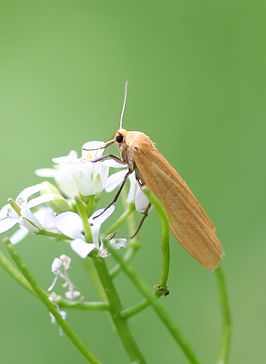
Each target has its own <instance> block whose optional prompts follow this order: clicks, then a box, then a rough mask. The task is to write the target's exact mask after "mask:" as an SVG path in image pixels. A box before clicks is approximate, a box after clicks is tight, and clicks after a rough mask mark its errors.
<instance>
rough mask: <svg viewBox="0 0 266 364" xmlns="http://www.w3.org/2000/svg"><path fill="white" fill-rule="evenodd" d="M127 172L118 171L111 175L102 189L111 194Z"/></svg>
mask: <svg viewBox="0 0 266 364" xmlns="http://www.w3.org/2000/svg"><path fill="white" fill-rule="evenodd" d="M126 174H127V170H123V171H119V172H116V173H113V174H112V175H111V176H109V177H108V178H107V181H106V183H105V186H104V189H105V191H106V192H112V191H113V190H114V189H115V188H116V187H118V186H119V185H120V184H121V183H122V182H123V180H124V178H125V175H126Z"/></svg>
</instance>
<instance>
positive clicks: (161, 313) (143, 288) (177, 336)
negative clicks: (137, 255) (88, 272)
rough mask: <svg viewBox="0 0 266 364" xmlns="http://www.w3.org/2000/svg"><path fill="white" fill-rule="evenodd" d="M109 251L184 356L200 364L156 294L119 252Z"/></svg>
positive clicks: (195, 363) (110, 248) (191, 361)
mask: <svg viewBox="0 0 266 364" xmlns="http://www.w3.org/2000/svg"><path fill="white" fill-rule="evenodd" d="M109 250H110V252H111V253H112V255H113V257H114V258H115V259H116V260H117V262H118V263H119V264H120V265H121V268H122V270H123V271H124V272H125V274H126V275H127V276H128V278H129V279H130V280H131V281H132V283H133V284H134V285H135V286H136V287H137V289H138V290H139V291H140V292H141V293H142V294H143V296H144V297H146V299H147V300H148V301H149V302H150V305H151V306H152V308H153V309H154V311H155V312H156V314H157V315H158V317H159V318H160V319H161V321H162V322H163V324H164V325H165V327H166V328H167V329H168V331H169V332H170V334H171V335H172V337H173V338H174V340H175V341H176V343H177V344H178V345H179V346H180V348H181V349H182V351H183V353H184V355H185V356H186V357H187V359H188V360H189V361H190V363H192V364H199V363H200V361H199V360H198V359H197V357H196V355H195V354H194V352H193V351H192V349H191V347H190V345H189V344H188V342H187V341H186V340H185V339H184V337H183V335H182V334H181V332H180V330H179V329H178V328H177V327H176V326H175V325H174V324H173V322H172V319H171V318H170V317H169V315H168V314H167V313H166V311H165V310H164V308H163V307H162V306H161V305H160V304H159V302H158V300H157V298H156V296H155V295H154V292H152V291H151V289H150V288H149V287H148V286H147V284H146V283H145V282H144V281H143V280H142V278H140V277H139V275H138V274H137V273H136V272H135V271H134V270H133V269H132V267H131V266H129V264H127V263H125V262H124V261H123V259H122V258H121V257H120V255H119V254H118V252H117V251H116V250H115V249H114V248H112V247H111V246H109Z"/></svg>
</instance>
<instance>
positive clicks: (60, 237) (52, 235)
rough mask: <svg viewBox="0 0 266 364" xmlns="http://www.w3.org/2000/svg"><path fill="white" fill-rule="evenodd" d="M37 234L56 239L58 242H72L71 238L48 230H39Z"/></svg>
mask: <svg viewBox="0 0 266 364" xmlns="http://www.w3.org/2000/svg"><path fill="white" fill-rule="evenodd" d="M36 234H37V235H43V236H48V237H49V238H55V239H58V240H71V238H70V237H69V236H66V235H64V234H58V233H53V232H51V231H46V230H39V231H38V232H37V233H36Z"/></svg>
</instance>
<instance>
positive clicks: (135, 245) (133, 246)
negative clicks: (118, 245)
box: [110, 196, 140, 277]
mask: <svg viewBox="0 0 266 364" xmlns="http://www.w3.org/2000/svg"><path fill="white" fill-rule="evenodd" d="M123 197H124V198H123V205H124V207H125V208H126V206H127V202H126V196H123ZM131 208H133V211H135V205H134V204H133V203H131V204H130V206H129V207H128V209H131ZM126 211H127V210H126ZM127 225H128V232H129V236H132V235H133V234H134V233H135V231H136V230H137V225H136V220H135V217H134V214H132V213H130V214H127ZM111 231H112V230H111ZM139 247H140V243H139V241H138V239H137V238H134V239H132V240H131V241H130V242H129V244H128V249H127V250H126V253H125V255H124V256H123V259H124V261H125V262H130V261H131V260H132V259H133V258H134V256H135V254H136V252H137V250H138V249H139ZM120 272H121V267H120V265H119V264H117V265H116V266H114V267H113V268H112V269H111V271H110V274H111V276H112V277H116V276H117V275H118V274H119V273H120Z"/></svg>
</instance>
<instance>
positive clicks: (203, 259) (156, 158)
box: [130, 141, 223, 269]
mask: <svg viewBox="0 0 266 364" xmlns="http://www.w3.org/2000/svg"><path fill="white" fill-rule="evenodd" d="M130 148H131V153H132V157H133V159H134V162H135V165H136V169H137V170H138V172H139V174H140V176H141V177H142V179H143V181H144V183H145V184H146V185H147V187H148V188H149V189H150V190H151V191H152V193H153V194H154V195H155V197H157V198H158V200H159V201H160V202H161V203H162V205H163V206H164V208H165V209H166V212H167V214H168V217H169V221H170V227H171V230H172V232H173V234H174V236H175V237H176V239H177V240H178V241H179V242H180V243H181V245H182V246H183V247H184V248H185V249H186V250H187V251H188V252H189V254H191V255H192V257H194V258H195V259H196V260H197V261H198V262H200V263H201V264H203V265H204V266H205V267H206V268H209V269H215V268H216V267H217V266H218V264H219V263H220V261H221V259H222V255H223V250H222V245H221V243H220V241H219V240H218V238H217V236H216V234H215V228H214V225H213V223H212V222H211V220H210V218H209V217H208V215H207V214H206V212H205V211H204V210H203V208H202V207H201V205H200V203H199V202H198V200H197V199H196V197H195V196H194V194H193V193H192V191H191V190H190V188H189V187H188V185H187V184H186V183H185V181H184V180H183V179H182V177H181V176H180V175H179V174H178V172H177V171H176V170H175V169H174V168H173V167H172V166H171V165H170V164H169V162H168V161H167V160H166V159H165V158H164V157H163V156H162V154H161V153H160V152H159V151H158V150H157V148H156V147H155V146H154V145H153V144H151V145H150V146H149V145H148V144H147V143H144V144H143V145H142V144H141V141H139V142H138V143H135V145H134V146H130Z"/></svg>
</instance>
